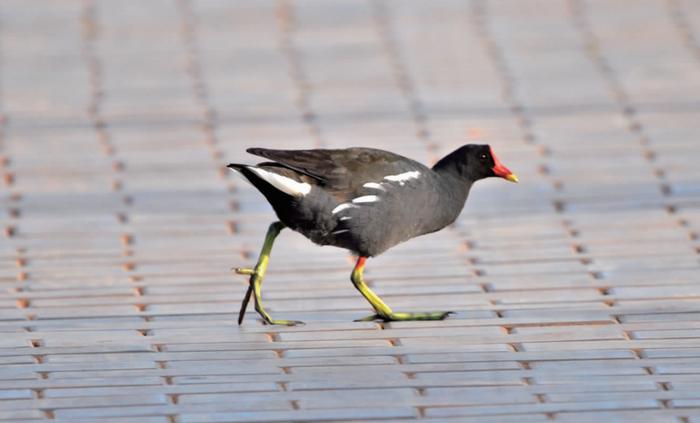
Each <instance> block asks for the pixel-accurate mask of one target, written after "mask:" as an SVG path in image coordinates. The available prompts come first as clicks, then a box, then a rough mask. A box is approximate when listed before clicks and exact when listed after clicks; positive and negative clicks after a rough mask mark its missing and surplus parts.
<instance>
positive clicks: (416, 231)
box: [228, 144, 518, 325]
mask: <svg viewBox="0 0 700 423" xmlns="http://www.w3.org/2000/svg"><path fill="white" fill-rule="evenodd" d="M247 151H248V152H249V153H251V154H254V155H256V156H261V157H264V158H266V159H268V160H269V161H266V162H263V163H259V164H257V165H245V164H237V163H231V164H229V165H228V167H229V168H231V169H233V170H236V171H238V172H240V173H241V174H242V175H243V176H244V177H245V178H246V179H247V180H248V181H250V182H251V183H252V184H253V185H254V186H255V188H257V189H258V190H259V191H260V192H261V193H262V194H263V195H264V196H265V198H267V201H268V202H269V203H270V204H271V205H272V208H273V209H274V210H275V213H276V214H277V216H278V218H279V221H278V222H274V223H272V224H271V225H270V227H269V229H268V231H267V235H266V236H265V242H264V244H263V247H262V251H261V252H260V257H259V259H258V263H257V265H256V266H255V268H254V269H249V268H239V269H236V271H237V272H238V273H239V274H245V275H250V280H249V283H250V286H249V288H248V291H247V292H246V295H245V297H244V299H243V303H242V304H241V310H240V313H239V315H238V323H239V324H241V322H242V321H243V316H244V315H245V311H246V307H247V305H248V302H249V300H250V297H251V294H255V309H256V310H257V311H258V313H259V314H260V315H261V316H262V318H263V320H264V321H265V322H266V323H269V324H284V325H294V324H297V323H301V322H297V321H293V320H275V319H272V317H270V315H269V314H268V313H267V312H266V311H265V308H264V307H263V305H262V298H261V291H260V286H261V284H262V281H263V278H264V276H265V271H266V270H267V265H268V262H269V259H270V251H271V250H272V244H273V243H274V240H275V238H276V237H277V235H278V234H279V233H280V231H281V230H282V229H283V228H285V227H288V228H290V229H292V230H295V231H297V232H299V233H301V234H302V235H304V236H306V237H307V238H309V239H310V240H311V241H313V242H315V243H317V244H320V245H333V246H336V247H341V248H346V249H348V250H350V251H351V252H352V253H353V254H355V255H357V256H358V259H357V263H356V264H355V268H354V269H353V271H352V274H351V277H350V279H351V280H352V283H353V284H354V285H355V288H357V289H358V290H359V291H360V293H361V294H362V295H363V296H364V297H365V299H367V301H369V302H370V304H371V305H372V307H373V308H374V310H375V312H376V313H375V314H373V315H370V316H368V317H366V318H364V319H360V320H363V321H368V320H375V319H380V320H384V321H396V320H442V319H444V318H445V317H447V316H448V315H449V314H450V312H427V313H402V312H395V311H392V309H391V308H390V307H389V306H387V305H386V304H385V303H384V301H382V299H381V298H379V296H377V294H375V293H374V292H373V291H372V290H371V289H370V288H369V287H368V286H367V285H366V284H365V282H364V279H363V276H362V272H363V270H364V266H365V261H366V260H367V258H368V257H373V256H377V255H379V254H381V253H382V252H384V251H386V250H387V249H388V248H391V247H393V246H394V245H396V244H398V243H400V242H403V241H406V240H409V239H411V238H414V237H417V236H419V235H424V234H428V233H431V232H435V231H439V230H440V229H442V228H444V227H445V226H447V225H449V224H450V223H452V222H454V221H455V219H457V216H458V215H459V213H460V212H461V211H462V208H463V207H464V203H465V201H466V200H467V196H468V195H469V189H470V188H471V186H472V184H473V183H474V182H476V181H478V180H480V179H484V178H488V177H492V176H496V177H501V178H504V179H507V180H509V181H512V182H518V178H517V177H516V176H515V175H514V174H513V173H512V172H511V171H510V170H508V168H506V167H505V166H504V165H503V164H501V162H500V161H499V160H498V158H496V155H495V154H494V152H493V149H492V148H491V147H490V146H488V145H476V144H468V145H464V146H462V147H460V148H458V149H457V150H455V151H453V152H452V153H450V154H448V155H447V156H445V157H443V158H442V159H441V160H440V161H438V162H437V163H436V164H435V166H433V167H432V168H428V167H426V166H424V165H422V164H421V163H418V162H416V161H414V160H411V159H409V158H406V157H403V156H400V155H398V154H395V153H391V152H389V151H384V150H378V149H374V148H361V147H354V148H347V149H342V150H341V149H339V150H327V149H315V150H270V149H264V148H249V149H248V150H247Z"/></svg>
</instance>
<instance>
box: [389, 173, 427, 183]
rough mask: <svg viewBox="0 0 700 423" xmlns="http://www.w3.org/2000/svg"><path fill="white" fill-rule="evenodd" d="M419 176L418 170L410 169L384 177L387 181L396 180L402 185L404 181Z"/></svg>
mask: <svg viewBox="0 0 700 423" xmlns="http://www.w3.org/2000/svg"><path fill="white" fill-rule="evenodd" d="M419 176H420V172H418V171H417V170H412V171H410V172H404V173H399V174H398V175H389V176H385V177H384V179H386V180H387V181H392V182H398V183H399V184H401V185H403V184H405V183H406V181H409V180H411V179H418V177H419Z"/></svg>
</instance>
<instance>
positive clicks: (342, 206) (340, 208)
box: [331, 203, 357, 214]
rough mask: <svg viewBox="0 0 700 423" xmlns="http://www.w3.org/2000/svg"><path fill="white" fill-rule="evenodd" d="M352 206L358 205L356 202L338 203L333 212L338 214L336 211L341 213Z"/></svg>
mask: <svg viewBox="0 0 700 423" xmlns="http://www.w3.org/2000/svg"><path fill="white" fill-rule="evenodd" d="M350 207H357V206H356V205H354V204H351V203H343V204H338V205H337V206H336V207H335V208H334V209H333V210H331V213H333V214H336V213H339V212H341V211H343V210H345V209H349V208H350Z"/></svg>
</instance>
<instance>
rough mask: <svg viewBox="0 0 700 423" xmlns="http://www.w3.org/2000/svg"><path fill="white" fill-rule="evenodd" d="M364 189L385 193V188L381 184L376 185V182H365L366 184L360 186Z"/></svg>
mask: <svg viewBox="0 0 700 423" xmlns="http://www.w3.org/2000/svg"><path fill="white" fill-rule="evenodd" d="M362 186H363V187H365V188H372V189H380V190H382V191H386V188H384V187H383V186H382V184H378V183H376V182H367V183H366V184H364V185H362Z"/></svg>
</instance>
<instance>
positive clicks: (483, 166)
mask: <svg viewBox="0 0 700 423" xmlns="http://www.w3.org/2000/svg"><path fill="white" fill-rule="evenodd" d="M433 169H434V170H435V171H438V172H449V173H452V174H457V175H458V176H459V177H461V178H463V179H465V180H467V181H469V182H476V181H478V180H479V179H484V178H490V177H494V176H495V177H499V178H503V179H506V180H508V181H511V182H518V177H517V176H515V174H514V173H513V172H511V171H510V170H509V169H508V168H507V167H505V166H504V165H503V163H501V161H500V160H498V157H496V154H495V153H494V152H493V148H491V146H490V145H486V144H467V145H463V146H461V147H460V148H458V149H457V150H455V151H453V152H452V153H450V154H448V155H447V156H445V157H443V158H442V159H441V160H440V161H438V162H437V163H436V164H435V166H434V167H433Z"/></svg>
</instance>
